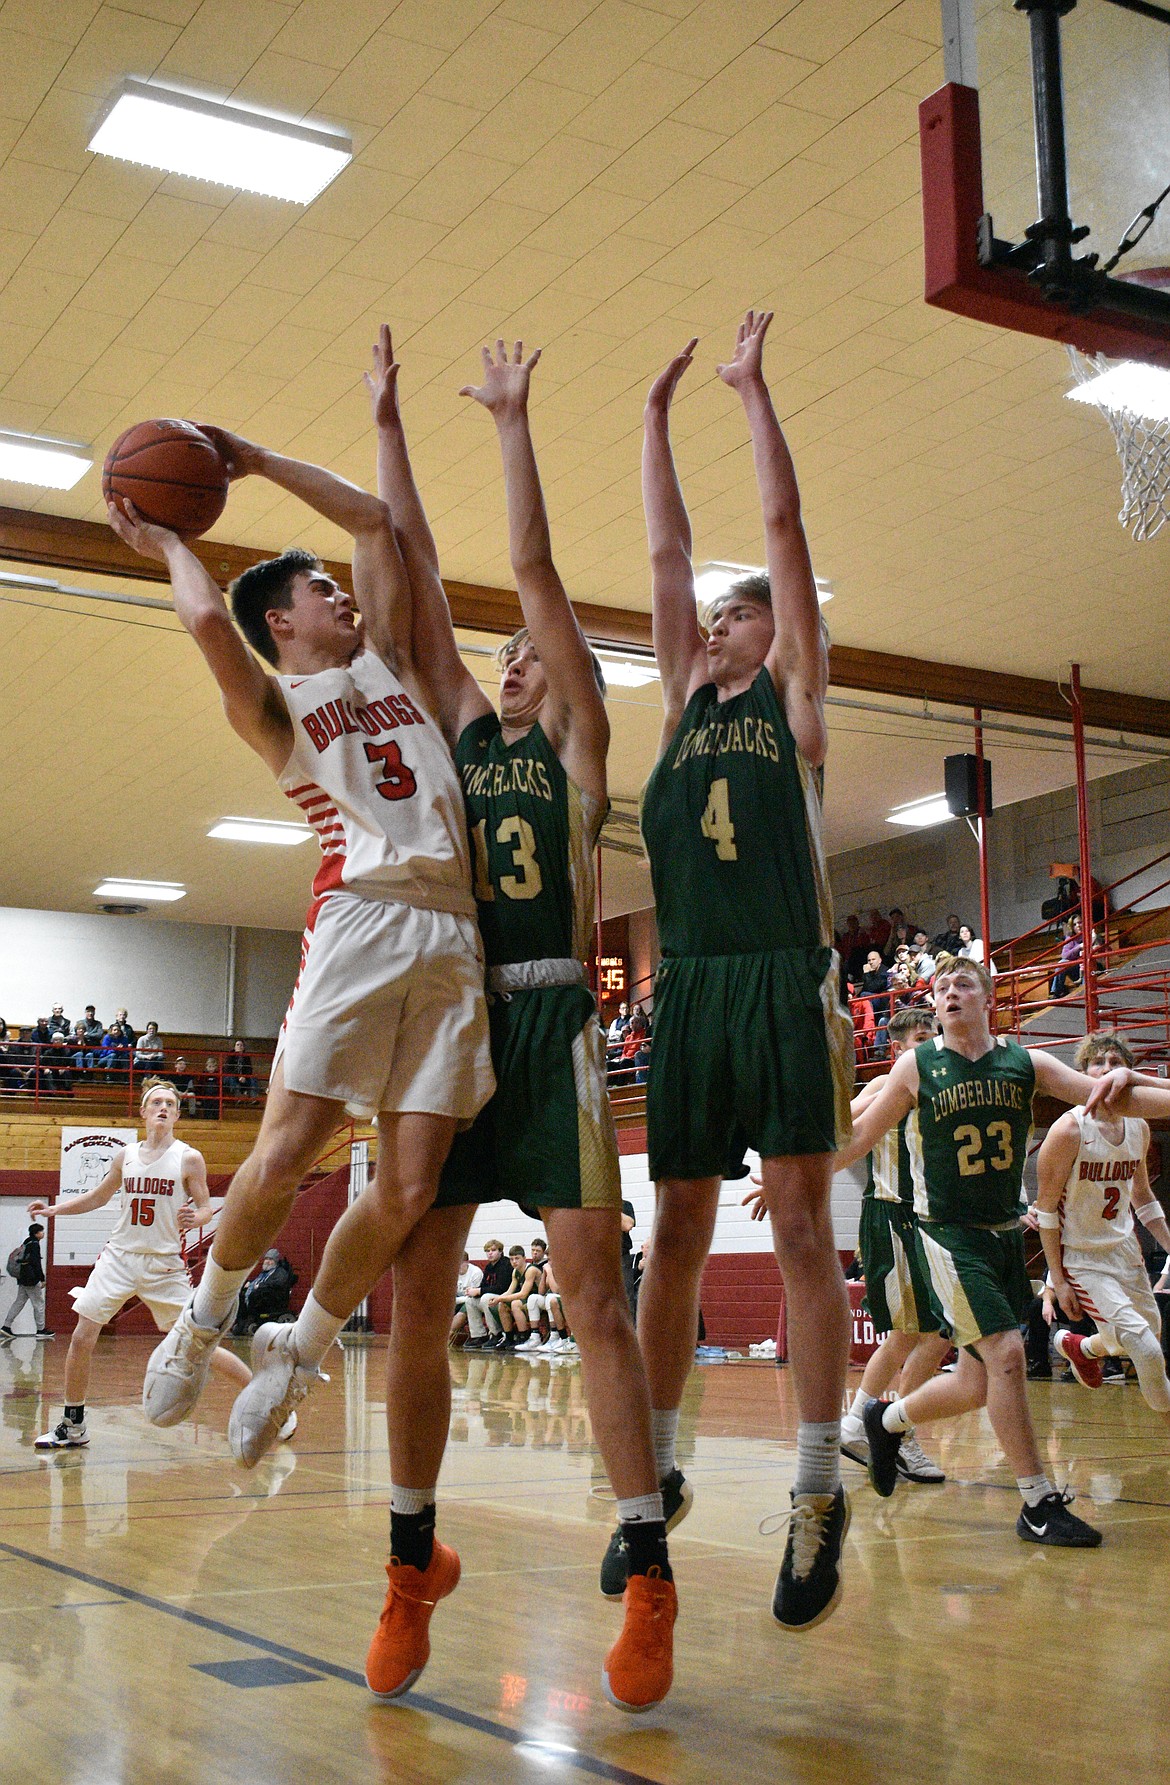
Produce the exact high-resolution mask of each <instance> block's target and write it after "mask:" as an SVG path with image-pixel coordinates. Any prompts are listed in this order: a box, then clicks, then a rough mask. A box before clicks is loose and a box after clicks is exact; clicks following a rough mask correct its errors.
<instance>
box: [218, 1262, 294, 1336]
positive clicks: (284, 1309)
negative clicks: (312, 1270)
mask: <svg viewBox="0 0 1170 1785" xmlns="http://www.w3.org/2000/svg"><path fill="white" fill-rule="evenodd" d="M296 1280H297V1273H296V1272H295V1271H294V1270H293V1267H292V1265H291V1264H290V1263H289V1261H288V1259H287V1258H285V1257H284V1255H283V1253H282V1252H281V1250H280V1248H279V1247H278V1246H269V1248H268V1250H267V1252H266V1253H265V1254H264V1256H263V1258H262V1259H261V1260H260V1264H259V1266H258V1268H257V1272H256V1275H255V1276H254V1277H250V1278H249V1280H248V1281H247V1282H246V1283H245V1284H244V1287H243V1288H242V1289H241V1291H240V1309H239V1313H238V1314H237V1315H236V1321H235V1325H234V1326H233V1327H232V1332H233V1333H234V1334H235V1336H236V1337H237V1338H242V1337H243V1336H244V1335H245V1334H246V1333H253V1332H255V1330H256V1328H257V1327H258V1326H261V1325H262V1324H263V1323H264V1321H266V1320H283V1319H284V1318H285V1316H286V1315H287V1314H288V1312H289V1300H290V1297H291V1296H292V1292H293V1286H294V1284H295V1283H296Z"/></svg>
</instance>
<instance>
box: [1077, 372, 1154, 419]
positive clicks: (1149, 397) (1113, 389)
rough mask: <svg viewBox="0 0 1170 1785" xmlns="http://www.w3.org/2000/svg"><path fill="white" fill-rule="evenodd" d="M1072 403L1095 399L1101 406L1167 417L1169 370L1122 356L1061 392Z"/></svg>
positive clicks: (1150, 416) (1147, 415)
mask: <svg viewBox="0 0 1170 1785" xmlns="http://www.w3.org/2000/svg"><path fill="white" fill-rule="evenodd" d="M1065 396H1066V397H1070V398H1071V399H1072V401H1073V402H1074V403H1095V404H1096V405H1097V406H1098V407H1099V408H1102V409H1124V410H1126V411H1127V413H1128V414H1130V415H1141V416H1144V417H1145V419H1146V420H1147V421H1163V422H1167V421H1170V372H1167V371H1166V370H1165V369H1164V368H1163V367H1162V366H1145V365H1142V363H1141V362H1140V360H1122V361H1121V363H1120V364H1119V365H1116V366H1110V368H1109V370H1108V371H1107V372H1102V373H1101V374H1100V376H1099V377H1097V378H1087V379H1086V380H1085V382H1084V384H1078V385H1077V387H1076V389H1075V390H1070V391H1066V392H1065Z"/></svg>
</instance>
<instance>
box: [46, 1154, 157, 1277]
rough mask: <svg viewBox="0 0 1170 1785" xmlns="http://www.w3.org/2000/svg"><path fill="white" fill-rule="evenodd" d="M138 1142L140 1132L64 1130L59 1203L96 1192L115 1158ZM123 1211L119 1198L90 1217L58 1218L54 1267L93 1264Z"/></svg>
mask: <svg viewBox="0 0 1170 1785" xmlns="http://www.w3.org/2000/svg"><path fill="white" fill-rule="evenodd" d="M137 1139H138V1130H137V1128H92V1127H91V1128H62V1130H61V1193H60V1196H59V1198H58V1200H59V1201H65V1200H67V1199H68V1198H69V1197H70V1196H80V1195H82V1194H83V1193H84V1192H85V1191H86V1190H96V1189H97V1186H98V1185H99V1184H100V1183H101V1181H102V1179H103V1178H104V1177H105V1175H106V1173H107V1171H109V1169H110V1161H111V1159H112V1158H113V1157H114V1154H115V1153H117V1152H118V1151H120V1149H121V1148H122V1147H125V1146H128V1145H129V1144H130V1142H131V1141H134V1140H137ZM120 1207H121V1203H120V1200H119V1199H118V1198H117V1197H115V1198H114V1199H113V1201H112V1202H108V1203H107V1204H106V1206H105V1208H103V1209H91V1210H90V1211H89V1213H88V1214H84V1215H68V1214H65V1213H62V1214H60V1215H58V1216H56V1218H55V1219H54V1222H53V1227H54V1233H53V1253H52V1257H53V1263H54V1264H93V1262H94V1260H95V1259H96V1258H97V1255H98V1253H99V1252H100V1251H101V1249H102V1247H103V1246H104V1245H105V1243H106V1241H107V1240H108V1239H109V1237H110V1234H111V1232H112V1231H113V1226H114V1222H115V1221H116V1220H117V1218H118V1211H119V1209H120Z"/></svg>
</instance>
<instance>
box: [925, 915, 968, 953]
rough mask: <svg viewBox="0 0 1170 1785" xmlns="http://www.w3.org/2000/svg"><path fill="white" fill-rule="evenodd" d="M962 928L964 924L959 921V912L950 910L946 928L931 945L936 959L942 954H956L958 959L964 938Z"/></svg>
mask: <svg viewBox="0 0 1170 1785" xmlns="http://www.w3.org/2000/svg"><path fill="white" fill-rule="evenodd" d="M961 928H962V925H961V924H960V922H959V914H958V912H957V911H949V912H948V913H947V927H946V929H945V930H942V931H940V933H939V934H938V935H937V936H936V937H935V939H934V942H933V943H932V945H931V950H930V952H931V954H932V955H933V956H934V958H935V960H936V961H937V959H938V957H939V955H940V954H949V955H953V956H955V958H956V959H957V958H958V953H959V950H960V948H961V947H962V946H963V938H962V936H961V935H960V934H959V932H960V930H961Z"/></svg>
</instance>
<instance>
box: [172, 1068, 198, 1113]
mask: <svg viewBox="0 0 1170 1785" xmlns="http://www.w3.org/2000/svg"><path fill="white" fill-rule="evenodd" d="M171 1083H172V1084H173V1085H174V1087H175V1090H176V1091H177V1092H178V1093H179V1103H180V1104H181V1106H182V1108H183V1110H184V1112H185V1113H186V1114H187V1115H189V1116H193V1115H194V1114H195V1080H194V1079H193V1078H192V1077H191V1069H190V1067H189V1066H188V1065H187V1062H186V1059H185V1058H184V1056H183V1055H182V1054H176V1055H175V1064H174V1069H173V1071H172V1072H171Z"/></svg>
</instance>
